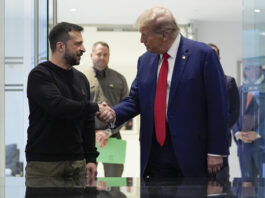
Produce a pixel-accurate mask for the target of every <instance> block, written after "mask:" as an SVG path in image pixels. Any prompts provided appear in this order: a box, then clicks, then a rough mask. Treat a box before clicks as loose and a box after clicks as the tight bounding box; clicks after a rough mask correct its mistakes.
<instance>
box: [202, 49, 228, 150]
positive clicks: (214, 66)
mask: <svg viewBox="0 0 265 198" xmlns="http://www.w3.org/2000/svg"><path fill="white" fill-rule="evenodd" d="M204 86H205V91H206V97H207V98H206V100H207V111H208V116H207V117H208V118H207V123H208V138H207V139H208V148H207V153H208V154H218V155H228V154H229V134H228V97H227V90H226V82H225V76H224V73H223V69H222V66H221V64H220V62H219V60H218V58H217V55H216V53H215V52H214V51H213V50H211V51H210V52H208V54H207V57H206V60H205V64H204Z"/></svg>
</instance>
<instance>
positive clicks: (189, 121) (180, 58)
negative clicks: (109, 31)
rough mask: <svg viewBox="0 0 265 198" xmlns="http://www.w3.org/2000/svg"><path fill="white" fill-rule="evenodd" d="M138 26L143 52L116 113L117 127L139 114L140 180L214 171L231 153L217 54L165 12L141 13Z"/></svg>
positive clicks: (224, 90)
mask: <svg viewBox="0 0 265 198" xmlns="http://www.w3.org/2000/svg"><path fill="white" fill-rule="evenodd" d="M137 26H138V29H139V31H140V33H141V42H142V43H144V44H145V46H146V49H147V52H146V53H144V54H143V55H142V56H141V57H140V58H139V60H138V71H137V76H136V79H135V80H134V82H133V84H132V86H131V90H130V95H129V96H128V97H127V98H125V99H124V100H123V101H122V102H121V103H120V104H118V105H116V106H115V107H114V111H115V113H116V121H115V124H116V126H118V125H120V124H122V123H124V122H125V121H127V120H129V119H130V118H132V117H134V116H136V115H138V114H141V127H140V147H141V177H147V178H152V177H154V178H165V177H173V178H177V177H203V176H207V175H208V172H209V173H210V174H212V173H216V172H218V171H219V170H220V169H221V167H222V164H223V158H222V157H223V156H226V155H228V154H229V153H228V152H229V151H228V138H227V135H228V134H227V133H228V130H227V117H228V112H227V92H226V87H225V80H224V73H223V70H222V67H221V65H220V63H219V60H218V57H217V55H216V53H215V51H214V50H213V49H211V48H210V47H209V46H208V45H207V44H204V43H200V42H196V41H192V40H189V39H186V38H184V37H183V36H182V35H181V34H180V29H179V27H178V25H177V23H176V21H175V19H174V17H173V15H172V13H171V12H170V11H169V10H167V9H165V8H161V7H155V8H151V9H149V10H147V11H145V12H144V13H143V14H141V15H140V17H139V18H138V20H137ZM102 116H104V115H103V114H102ZM106 117H107V116H106Z"/></svg>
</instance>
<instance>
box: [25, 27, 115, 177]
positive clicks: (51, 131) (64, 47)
mask: <svg viewBox="0 0 265 198" xmlns="http://www.w3.org/2000/svg"><path fill="white" fill-rule="evenodd" d="M82 31H83V28H82V27H81V26H78V25H75V24H71V23H66V22H62V23H59V24H57V25H56V26H54V27H53V28H52V30H51V31H50V33H49V41H50V47H51V51H52V55H51V58H50V60H49V61H46V62H43V63H40V64H39V65H37V66H36V67H35V68H34V69H33V70H32V71H31V72H30V74H29V76H28V85H27V97H28V101H29V111H30V114H29V127H28V139H27V145H26V160H27V166H26V177H42V176H43V177H46V176H51V177H85V176H87V177H96V174H97V168H96V158H97V156H98V152H97V150H96V147H95V133H94V131H95V120H94V115H95V113H97V114H98V115H99V114H100V113H103V114H104V115H105V116H106V115H107V116H109V117H110V118H111V112H112V110H111V108H110V107H108V106H107V105H106V104H97V103H93V102H90V89H89V82H88V81H87V79H86V77H85V75H83V74H82V73H81V72H79V71H77V70H76V69H74V68H73V67H72V66H73V65H78V64H79V63H80V59H81V56H82V55H83V53H84V52H85V48H84V45H83V38H82V34H81V32H82ZM106 110H108V111H107V112H106ZM103 118H104V116H103ZM105 121H108V120H107V119H105Z"/></svg>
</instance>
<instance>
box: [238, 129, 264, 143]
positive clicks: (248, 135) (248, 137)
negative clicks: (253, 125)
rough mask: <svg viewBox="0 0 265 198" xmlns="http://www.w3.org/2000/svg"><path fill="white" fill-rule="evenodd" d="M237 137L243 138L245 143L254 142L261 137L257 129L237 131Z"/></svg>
mask: <svg viewBox="0 0 265 198" xmlns="http://www.w3.org/2000/svg"><path fill="white" fill-rule="evenodd" d="M236 138H237V139H239V140H242V141H243V142H244V143H252V142H254V141H255V140H256V139H258V138H259V136H258V134H257V132H256V131H247V132H243V131H239V132H237V133H236Z"/></svg>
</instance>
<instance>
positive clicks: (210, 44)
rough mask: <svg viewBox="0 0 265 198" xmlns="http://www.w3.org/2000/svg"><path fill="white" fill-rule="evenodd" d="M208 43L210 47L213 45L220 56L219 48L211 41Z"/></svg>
mask: <svg viewBox="0 0 265 198" xmlns="http://www.w3.org/2000/svg"><path fill="white" fill-rule="evenodd" d="M208 45H209V46H210V47H214V48H215V49H216V50H217V52H216V53H217V55H218V57H220V50H219V48H218V47H217V46H216V45H215V44H213V43H208Z"/></svg>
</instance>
